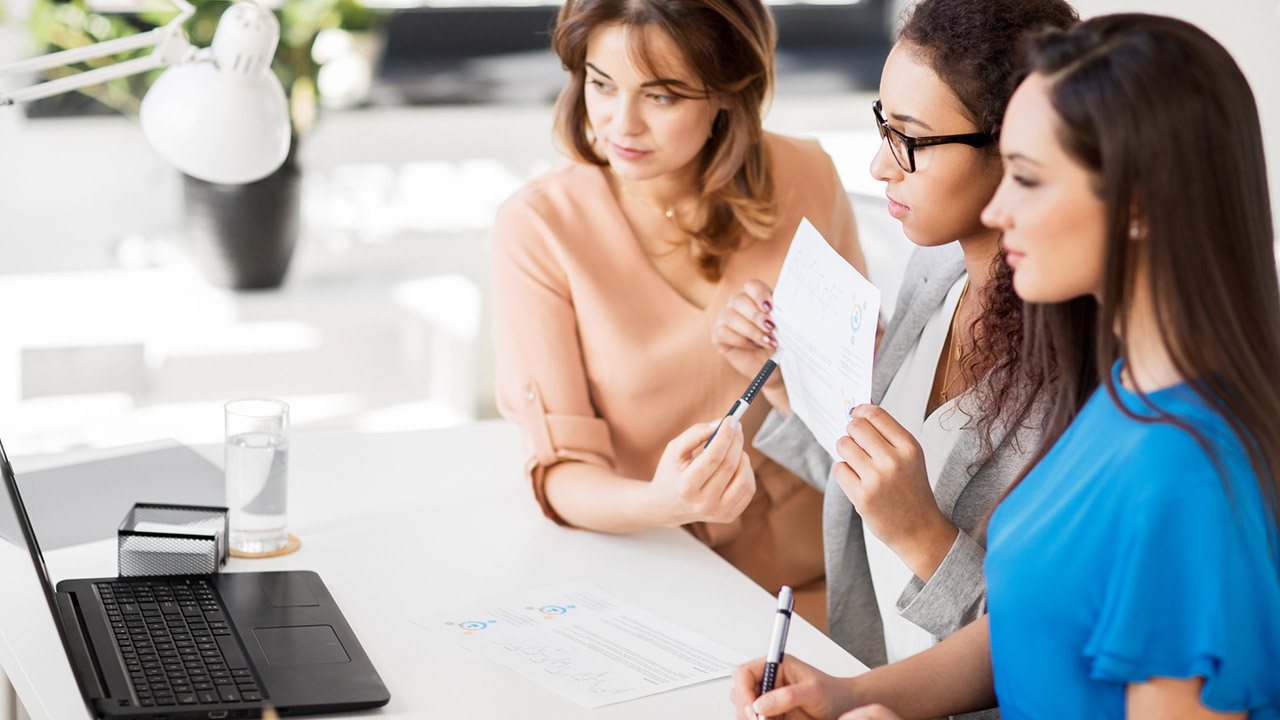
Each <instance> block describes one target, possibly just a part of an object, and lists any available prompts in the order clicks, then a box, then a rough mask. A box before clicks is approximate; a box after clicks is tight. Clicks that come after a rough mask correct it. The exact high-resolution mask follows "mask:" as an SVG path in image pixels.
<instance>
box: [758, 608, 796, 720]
mask: <svg viewBox="0 0 1280 720" xmlns="http://www.w3.org/2000/svg"><path fill="white" fill-rule="evenodd" d="M789 627H791V588H789V587H787V586H786V585H783V586H782V589H781V590H779V591H778V612H777V614H776V615H774V617H773V636H772V637H770V638H769V654H768V655H765V656H764V680H762V681H761V682H760V694H761V695H763V694H765V693H767V692H769V691H770V690H772V689H773V684H774V682H776V681H777V679H778V666H779V665H781V664H782V653H783V651H784V650H785V649H786V647H787V629H788V628H789ZM756 718H757V720H765V718H764V716H763V715H756Z"/></svg>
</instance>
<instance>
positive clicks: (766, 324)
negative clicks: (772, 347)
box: [764, 320, 777, 331]
mask: <svg viewBox="0 0 1280 720" xmlns="http://www.w3.org/2000/svg"><path fill="white" fill-rule="evenodd" d="M776 327H777V325H774V324H773V321H772V320H765V321H764V328H765V329H766V330H769V331H772V330H773V329H774V328H776Z"/></svg>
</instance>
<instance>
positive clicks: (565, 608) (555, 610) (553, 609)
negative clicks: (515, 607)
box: [529, 605, 575, 618]
mask: <svg viewBox="0 0 1280 720" xmlns="http://www.w3.org/2000/svg"><path fill="white" fill-rule="evenodd" d="M574 607H575V606H574V605H543V606H542V607H540V608H537V611H538V612H540V613H542V617H544V618H553V617H559V616H561V615H564V614H565V613H567V612H569V611H570V610H572V609H573V608H574ZM529 609H530V610H533V609H535V608H529Z"/></svg>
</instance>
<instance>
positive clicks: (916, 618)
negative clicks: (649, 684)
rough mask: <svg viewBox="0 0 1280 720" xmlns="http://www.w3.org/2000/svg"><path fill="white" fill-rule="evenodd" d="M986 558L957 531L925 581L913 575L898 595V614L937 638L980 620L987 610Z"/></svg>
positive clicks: (984, 552) (966, 536)
mask: <svg viewBox="0 0 1280 720" xmlns="http://www.w3.org/2000/svg"><path fill="white" fill-rule="evenodd" d="M986 557H987V551H986V549H985V548H983V547H982V545H980V544H978V541H977V540H974V539H973V538H972V537H970V536H969V535H968V533H965V532H964V531H963V530H962V531H960V532H959V533H957V534H956V541H955V542H954V543H952V545H951V549H950V550H949V551H948V552H947V555H946V557H945V558H943V559H942V563H941V564H940V565H938V569H937V570H936V571H934V573H933V576H932V577H930V578H929V581H928V582H925V581H923V580H921V579H920V578H919V577H915V576H912V578H911V580H910V581H908V582H907V586H906V587H905V588H904V589H903V590H902V594H901V595H899V596H898V602H897V608H898V613H899V614H901V615H902V617H904V618H906V619H907V620H910V621H911V622H912V623H914V624H916V625H918V626H920V627H921V628H923V629H924V630H926V631H928V632H929V633H930V634H931V635H933V636H934V637H937V638H945V637H948V636H950V635H951V634H953V633H954V632H956V631H957V630H959V629H960V628H962V627H964V626H965V625H968V624H969V623H971V622H973V621H974V620H977V619H978V618H980V617H982V615H983V614H984V613H985V612H986V611H987V583H986V580H985V579H984V578H983V575H982V563H983V560H985V559H986Z"/></svg>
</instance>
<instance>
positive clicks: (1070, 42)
mask: <svg viewBox="0 0 1280 720" xmlns="http://www.w3.org/2000/svg"><path fill="white" fill-rule="evenodd" d="M1171 68H1176V69H1177V72H1170V69H1171ZM1000 150H1001V153H1002V155H1003V157H1004V159H1005V176H1004V180H1003V181H1002V184H1001V186H1000V190H999V191H998V192H997V194H996V196H995V198H993V199H992V201H991V204H990V205H989V206H988V207H987V208H986V210H985V211H984V212H983V220H984V221H986V222H987V223H988V224H989V225H990V226H992V227H995V228H998V229H1000V230H1001V231H1002V232H1003V233H1004V235H1003V238H1004V239H1003V245H1004V248H1005V250H1006V254H1007V262H1008V263H1009V265H1010V267H1012V268H1013V284H1014V288H1015V289H1016V290H1017V293H1018V295H1019V296H1020V297H1022V298H1023V299H1024V300H1026V301H1027V302H1028V303H1030V304H1031V306H1030V307H1031V308H1032V311H1031V313H1030V315H1031V322H1030V323H1029V338H1028V339H1029V345H1028V346H1029V349H1030V357H1031V358H1033V359H1049V360H1052V361H1053V367H1055V368H1056V372H1055V373H1054V374H1053V376H1052V378H1051V391H1052V394H1053V397H1054V405H1053V411H1052V413H1051V415H1050V418H1049V423H1048V426H1047V430H1046V443H1045V445H1044V446H1043V448H1042V449H1041V450H1040V451H1039V453H1038V454H1037V458H1036V459H1037V461H1038V462H1037V463H1036V464H1035V466H1034V467H1032V468H1031V469H1030V470H1028V471H1027V472H1026V473H1025V474H1024V475H1023V476H1022V477H1021V479H1020V480H1019V482H1018V483H1017V484H1016V485H1015V486H1014V488H1013V489H1012V490H1010V491H1009V493H1008V495H1007V496H1006V497H1005V498H1004V499H1003V500H1002V501H1001V503H1000V505H999V506H998V507H997V508H996V510H995V512H994V513H993V515H992V517H991V523H990V531H989V533H988V536H989V544H988V552H987V561H986V575H987V582H988V597H989V607H990V612H989V614H988V616H987V617H986V618H983V619H982V620H980V621H978V622H975V623H973V624H972V625H970V626H969V627H966V628H965V629H963V630H961V631H960V632H958V633H956V634H955V635H953V636H952V637H951V638H948V639H947V640H945V641H943V642H942V643H940V644H939V645H938V646H937V647H934V648H932V649H931V650H929V651H926V652H924V653H921V654H919V655H917V656H915V657H912V658H908V659H907V660H904V661H902V662H900V663H897V664H894V665H889V666H886V667H883V668H878V669H876V670H873V671H871V672H869V673H866V674H865V675H862V676H859V677H856V678H852V679H837V678H832V677H830V676H826V675H823V674H822V673H818V672H817V671H815V670H813V669H812V668H810V667H808V666H807V665H805V664H803V663H801V662H799V661H795V660H793V659H790V658H788V659H787V661H786V662H784V663H783V664H782V668H784V674H785V675H786V677H785V678H784V679H783V680H782V683H783V687H782V689H781V691H775V692H777V693H778V694H776V695H772V696H771V694H766V695H764V696H762V697H760V698H758V699H757V698H756V694H757V691H756V689H755V686H756V684H757V682H758V679H759V675H760V670H761V666H762V665H763V662H762V661H756V662H753V663H751V664H749V665H746V666H743V667H742V668H739V670H738V671H737V673H736V675H735V678H736V679H735V687H734V691H733V701H734V703H735V705H736V707H738V708H739V717H741V718H746V717H751V716H754V714H755V713H757V712H758V713H763V714H765V715H767V716H770V717H787V718H794V717H820V718H826V717H835V716H837V715H839V713H840V711H841V710H843V709H845V708H849V707H853V706H855V705H864V704H866V703H870V702H877V703H881V705H879V706H876V707H869V708H864V709H860V710H856V711H853V712H851V713H848V714H846V715H844V716H843V717H844V718H845V720H853V719H855V718H861V719H864V720H865V719H870V718H883V719H886V720H887V719H889V718H893V717H896V716H902V717H907V718H917V717H937V716H939V715H943V714H946V713H948V712H957V711H961V710H968V709H972V708H975V707H984V706H990V705H992V704H994V703H995V702H996V700H997V698H998V699H999V703H1000V709H1001V713H1002V715H1003V717H1004V718H1005V720H1021V719H1022V718H1046V717H1053V718H1101V719H1103V720H1110V719H1118V718H1132V719H1134V720H1156V719H1159V720H1164V719H1166V718H1180V719H1185V720H1194V719H1198V718H1204V719H1205V720H1208V719H1210V718H1245V717H1248V718H1252V719H1253V720H1263V719H1267V720H1274V719H1275V718H1280V683H1277V682H1276V668H1277V667H1280V537H1278V535H1277V527H1278V525H1280V485H1278V482H1280V380H1277V377H1276V368H1277V367H1280V324H1277V322H1276V318H1277V317H1280V281H1278V279H1277V275H1276V247H1275V230H1274V227H1273V225H1272V217H1271V208H1270V198H1269V197H1268V193H1267V176H1266V168H1265V165H1264V162H1263V159H1262V157H1263V156H1262V132H1261V127H1260V125H1259V122H1258V112H1257V107H1256V105H1255V103H1254V100H1253V94H1252V92H1251V91H1250V89H1249V85H1248V83H1247V82H1246V80H1245V78H1244V75H1243V74H1242V73H1241V72H1240V70H1239V68H1238V67H1237V66H1236V64H1235V62H1234V61H1233V60H1232V59H1231V56H1230V55H1229V54H1228V53H1227V51H1226V50H1225V49H1224V48H1223V47H1222V46H1221V45H1219V44H1218V43H1217V42H1215V41H1214V40H1213V39H1212V38H1210V37H1209V36H1208V35H1206V34H1205V33H1204V32H1203V31H1201V30H1199V29H1197V28H1196V27H1194V26H1192V25H1189V24H1187V23H1185V22H1182V21H1180V20H1174V19H1171V18H1164V17H1156V16H1151V15H1112V16H1106V17H1099V18H1094V19H1091V20H1089V21H1087V22H1084V23H1081V24H1080V25H1078V26H1077V27H1075V28H1073V29H1072V30H1070V31H1067V32H1053V33H1047V34H1044V35H1041V36H1039V37H1037V38H1035V39H1034V41H1033V42H1032V44H1031V46H1030V52H1029V57H1028V63H1027V75H1026V77H1025V79H1024V80H1023V81H1022V83H1021V84H1020V85H1019V86H1018V89H1017V90H1016V91H1015V92H1014V94H1013V98H1012V100H1011V101H1010V103H1009V112H1008V115H1007V116H1006V118H1005V123H1004V127H1003V129H1002V131H1001V139H1000ZM922 678H927V679H928V681H927V684H924V683H921V679H922Z"/></svg>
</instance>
